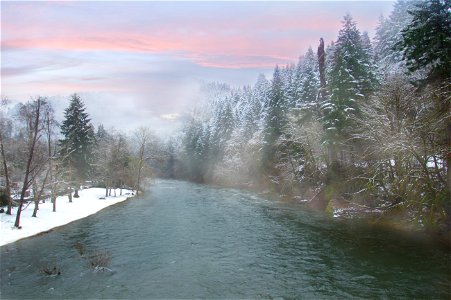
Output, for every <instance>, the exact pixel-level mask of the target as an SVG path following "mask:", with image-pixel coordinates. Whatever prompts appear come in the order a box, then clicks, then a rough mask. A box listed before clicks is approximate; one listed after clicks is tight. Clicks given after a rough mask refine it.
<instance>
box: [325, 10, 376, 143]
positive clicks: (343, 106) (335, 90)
mask: <svg viewBox="0 0 451 300" xmlns="http://www.w3.org/2000/svg"><path fill="white" fill-rule="evenodd" d="M367 47H368V46H367ZM366 50H367V49H365V47H364V44H363V42H362V37H361V35H360V32H359V30H358V29H357V27H356V24H355V22H354V21H353V20H352V17H351V16H350V15H346V16H345V18H344V22H343V28H342V29H341V30H340V32H339V35H338V40H337V42H336V44H335V49H334V53H333V61H332V63H331V67H330V71H329V74H328V83H329V94H330V98H329V101H326V102H325V103H324V104H323V105H322V108H323V111H324V124H325V127H326V129H327V130H328V132H329V133H333V134H335V135H336V134H338V135H342V133H343V131H344V130H346V128H347V127H349V125H350V120H351V117H352V116H353V115H355V114H357V113H358V110H359V104H358V102H359V101H361V100H362V99H363V98H364V97H365V95H366V94H368V93H369V92H370V91H371V89H372V87H373V85H374V83H375V76H374V74H373V72H372V70H371V57H370V53H368V51H366Z"/></svg>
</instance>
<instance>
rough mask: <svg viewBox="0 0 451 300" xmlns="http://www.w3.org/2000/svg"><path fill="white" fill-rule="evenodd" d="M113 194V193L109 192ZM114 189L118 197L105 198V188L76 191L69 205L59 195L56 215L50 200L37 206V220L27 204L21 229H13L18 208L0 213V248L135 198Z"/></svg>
mask: <svg viewBox="0 0 451 300" xmlns="http://www.w3.org/2000/svg"><path fill="white" fill-rule="evenodd" d="M112 194H113V195H114V190H113V191H112ZM119 194H120V190H119V189H117V190H116V195H117V196H109V197H105V189H103V188H90V189H84V190H80V191H79V195H80V197H79V198H73V200H72V203H70V202H69V200H68V197H67V196H60V197H57V199H56V212H53V211H52V210H53V204H52V203H51V202H50V200H46V201H45V203H40V204H39V211H38V213H37V217H36V218H33V217H31V215H32V213H33V209H34V203H30V205H28V206H27V207H26V208H25V209H24V210H23V211H22V214H21V218H20V226H21V227H22V229H17V228H15V227H14V222H15V220H16V212H17V208H16V207H14V208H13V212H12V215H7V214H5V213H2V214H0V246H3V245H6V244H9V243H12V242H15V241H17V240H20V239H23V238H27V237H30V236H34V235H37V234H39V233H42V232H46V231H49V230H51V229H53V228H55V227H58V226H62V225H65V224H68V223H70V222H73V221H76V220H78V219H82V218H85V217H87V216H89V215H92V214H95V213H96V212H98V211H100V210H102V209H104V208H105V207H108V206H111V205H113V204H116V203H119V202H122V201H125V200H127V199H128V198H130V197H133V196H134V193H133V192H132V191H131V190H125V189H123V190H122V196H121V195H119Z"/></svg>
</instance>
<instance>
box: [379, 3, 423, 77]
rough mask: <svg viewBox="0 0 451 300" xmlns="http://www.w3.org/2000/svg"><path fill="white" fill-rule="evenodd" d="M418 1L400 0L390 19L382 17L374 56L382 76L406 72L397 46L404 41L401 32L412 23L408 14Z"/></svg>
mask: <svg viewBox="0 0 451 300" xmlns="http://www.w3.org/2000/svg"><path fill="white" fill-rule="evenodd" d="M416 3H418V1H416V0H415V1H414V0H398V1H397V2H396V3H395V5H394V7H393V11H392V13H391V14H390V16H389V17H388V18H384V17H382V16H381V18H380V20H379V25H378V27H377V28H376V36H375V37H374V40H375V43H374V56H375V60H376V62H377V64H378V68H379V70H380V72H381V73H383V74H382V75H384V73H387V72H391V73H393V72H399V71H400V70H401V72H404V71H403V69H404V68H405V64H404V62H403V58H402V52H400V51H399V49H396V45H397V44H399V43H400V42H401V41H402V34H401V31H402V30H403V29H404V28H405V27H406V26H407V25H408V24H410V22H411V21H412V16H411V15H410V14H409V13H408V11H409V10H412V9H413V8H414V7H415V6H414V5H415V4H416Z"/></svg>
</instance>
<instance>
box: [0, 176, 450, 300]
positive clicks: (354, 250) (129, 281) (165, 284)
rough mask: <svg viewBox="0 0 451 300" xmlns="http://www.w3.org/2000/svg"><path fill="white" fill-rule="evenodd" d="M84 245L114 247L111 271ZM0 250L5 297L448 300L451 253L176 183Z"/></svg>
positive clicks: (244, 196) (249, 196)
mask: <svg viewBox="0 0 451 300" xmlns="http://www.w3.org/2000/svg"><path fill="white" fill-rule="evenodd" d="M77 244H78V245H83V247H84V248H85V252H86V253H90V252H91V253H92V252H93V251H95V250H107V251H109V253H111V264H110V265H109V268H110V269H111V270H112V272H110V271H106V272H97V273H95V272H93V271H92V269H91V268H90V267H89V263H88V262H87V259H86V257H87V255H84V257H83V256H81V255H80V254H79V253H78V251H77V249H76V247H74V245H77ZM0 251H1V252H0V255H1V257H0V258H1V278H0V279H1V298H2V299H8V298H34V299H41V298H45V299H48V298H50V299H61V298H65V299H67V298H140V299H143V298H144V299H149V298H233V299H236V298H278V297H282V298H304V299H312V298H314V299H318V298H320V299H324V298H326V299H328V298H332V299H344V298H353V297H358V298H371V299H374V298H380V299H387V298H389V299H392V298H422V299H424V298H428V299H431V298H433V299H436V298H439V299H440V298H441V299H447V298H449V297H450V296H451V291H450V283H451V272H450V271H451V268H450V267H451V262H450V260H451V256H450V253H449V252H447V251H446V250H444V249H440V247H438V246H437V245H435V244H434V243H433V242H431V241H428V240H427V239H425V238H421V239H420V238H414V237H413V236H405V235H402V234H400V233H393V232H391V231H388V230H384V229H381V228H376V227H371V226H367V225H365V224H364V223H362V222H358V221H352V222H350V221H347V222H345V221H338V220H330V219H327V218H325V217H323V216H320V215H316V214H314V213H311V212H306V211H304V210H302V209H299V207H297V206H296V205H295V204H288V203H284V202H281V201H280V202H279V201H274V200H269V199H266V198H264V197H261V196H258V195H256V194H254V193H251V192H247V191H242V190H237V189H229V188H215V187H209V186H204V185H196V184H192V183H187V182H180V181H166V180H158V181H157V182H156V183H155V184H154V185H153V186H152V187H151V191H150V192H148V193H147V194H145V195H144V196H141V197H138V198H132V199H130V200H128V201H126V202H123V203H120V204H117V205H115V206H111V207H108V208H106V209H105V210H103V211H101V212H99V213H97V214H95V215H93V216H90V217H88V218H85V219H82V220H79V221H76V222H74V223H72V224H69V225H67V226H64V227H60V228H57V229H55V230H53V231H52V232H49V233H47V234H43V235H41V236H38V237H33V238H29V239H25V240H21V241H18V242H16V243H12V244H9V245H5V246H3V247H1V248H0ZM46 266H47V267H50V268H51V267H53V266H55V267H57V269H58V270H59V271H60V272H61V274H60V275H55V276H48V275H45V274H43V272H42V270H43V269H44V267H46Z"/></svg>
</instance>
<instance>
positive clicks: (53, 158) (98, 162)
mask: <svg viewBox="0 0 451 300" xmlns="http://www.w3.org/2000/svg"><path fill="white" fill-rule="evenodd" d="M161 144H162V143H161V142H160V141H159V140H158V139H157V138H156V136H155V135H154V133H153V132H152V131H151V130H150V129H148V128H146V127H141V128H138V129H136V130H135V131H134V132H133V133H132V134H131V135H129V136H127V135H125V134H123V133H121V132H119V131H116V130H115V129H114V128H112V129H109V130H106V129H105V128H104V126H103V125H99V126H98V127H97V129H95V128H94V126H93V125H92V122H91V119H90V117H89V114H88V113H87V112H86V107H85V104H84V102H83V101H82V99H81V98H80V96H79V95H77V94H73V95H72V96H71V97H70V99H69V106H68V107H67V108H66V110H65V113H64V120H63V122H62V123H61V124H59V123H58V121H57V120H56V118H55V113H54V110H53V108H52V105H51V102H49V101H48V100H47V98H45V97H37V98H36V99H32V100H30V101H28V102H26V103H19V104H17V105H15V106H12V105H11V103H9V101H8V100H7V99H2V103H1V106H0V154H1V163H2V164H1V168H0V170H1V171H0V178H1V179H2V181H3V182H1V184H0V196H1V202H2V203H1V204H2V205H5V206H6V207H7V208H6V212H5V213H6V214H12V210H13V209H14V207H17V213H16V221H15V226H16V227H18V228H20V217H21V213H22V211H23V210H24V208H26V206H28V205H30V204H31V203H34V210H33V214H32V216H33V217H36V216H37V213H38V210H39V203H40V202H41V201H44V202H45V201H46V199H50V201H51V202H52V204H53V211H54V212H55V211H56V209H57V201H56V200H57V196H58V195H67V196H68V201H69V202H72V201H73V198H77V197H79V195H78V190H79V189H80V188H81V187H86V186H89V187H91V186H97V187H104V188H105V196H111V195H112V193H114V196H116V188H120V189H121V190H120V193H121V194H122V188H129V189H133V190H135V192H136V194H138V193H139V192H140V190H141V189H142V186H144V182H146V185H147V181H148V180H149V178H150V176H151V175H152V171H151V168H150V165H151V163H152V160H156V157H157V156H158V155H159V154H158V152H157V149H160V148H162V147H161ZM29 199H32V202H29V201H28V200H29ZM24 206H25V207H24Z"/></svg>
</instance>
